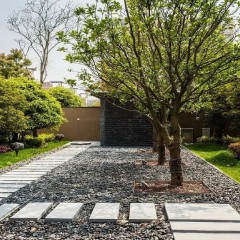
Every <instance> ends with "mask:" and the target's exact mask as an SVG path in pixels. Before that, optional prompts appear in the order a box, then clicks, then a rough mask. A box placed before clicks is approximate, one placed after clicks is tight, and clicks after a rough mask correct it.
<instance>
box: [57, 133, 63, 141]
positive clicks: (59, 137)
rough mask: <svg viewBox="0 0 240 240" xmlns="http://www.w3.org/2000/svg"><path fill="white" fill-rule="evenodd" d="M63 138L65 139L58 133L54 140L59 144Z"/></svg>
mask: <svg viewBox="0 0 240 240" xmlns="http://www.w3.org/2000/svg"><path fill="white" fill-rule="evenodd" d="M64 137H65V136H64V134H61V133H60V134H57V135H56V136H55V140H57V141H59V142H60V141H62V140H63V139H64Z"/></svg>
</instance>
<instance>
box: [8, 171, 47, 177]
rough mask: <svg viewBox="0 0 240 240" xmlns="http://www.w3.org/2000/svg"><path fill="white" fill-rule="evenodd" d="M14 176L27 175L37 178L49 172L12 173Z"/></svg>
mask: <svg viewBox="0 0 240 240" xmlns="http://www.w3.org/2000/svg"><path fill="white" fill-rule="evenodd" d="M12 173H13V174H16V175H17V174H18V175H25V176H26V175H27V176H31V175H33V176H34V175H35V176H42V175H44V174H45V173H47V171H44V172H37V171H12Z"/></svg>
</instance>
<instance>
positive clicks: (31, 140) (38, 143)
mask: <svg viewBox="0 0 240 240" xmlns="http://www.w3.org/2000/svg"><path fill="white" fill-rule="evenodd" d="M25 143H26V146H27V147H36V148H39V147H42V146H44V145H45V140H44V139H43V138H40V137H33V136H31V135H27V136H26V137H25Z"/></svg>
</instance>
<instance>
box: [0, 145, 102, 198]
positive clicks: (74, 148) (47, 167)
mask: <svg viewBox="0 0 240 240" xmlns="http://www.w3.org/2000/svg"><path fill="white" fill-rule="evenodd" d="M94 145H98V143H97V142H73V143H70V144H67V145H66V146H65V147H64V148H62V149H61V150H59V151H56V152H54V153H51V154H49V155H47V156H44V157H41V158H40V159H38V160H35V161H32V162H30V163H28V164H26V165H23V166H22V167H19V168H17V169H15V170H13V171H10V172H7V173H4V174H1V175H0V201H1V200H3V199H4V198H6V197H8V196H10V195H11V194H12V193H15V192H16V191H18V190H19V189H20V188H23V187H25V186H26V185H27V184H30V183H32V182H33V181H37V180H38V179H39V178H41V177H42V176H43V175H45V174H47V173H48V172H51V171H52V170H53V169H55V168H57V167H58V166H60V165H62V164H64V163H66V162H68V161H69V160H71V159H72V158H74V157H75V156H76V155H77V154H79V153H81V152H83V151H84V150H85V149H87V148H89V147H90V146H94Z"/></svg>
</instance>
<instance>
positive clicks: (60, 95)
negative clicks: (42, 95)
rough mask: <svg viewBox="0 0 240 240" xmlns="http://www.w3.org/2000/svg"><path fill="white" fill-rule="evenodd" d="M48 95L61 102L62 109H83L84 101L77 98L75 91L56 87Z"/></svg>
mask: <svg viewBox="0 0 240 240" xmlns="http://www.w3.org/2000/svg"><path fill="white" fill-rule="evenodd" d="M48 93H49V94H50V95H51V96H53V97H54V98H56V99H57V101H58V102H60V104H61V106H62V107H81V106H82V105H83V99H82V98H80V97H79V96H77V95H76V94H75V93H74V92H73V90H71V89H68V88H64V87H54V88H50V89H49V90H48Z"/></svg>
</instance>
